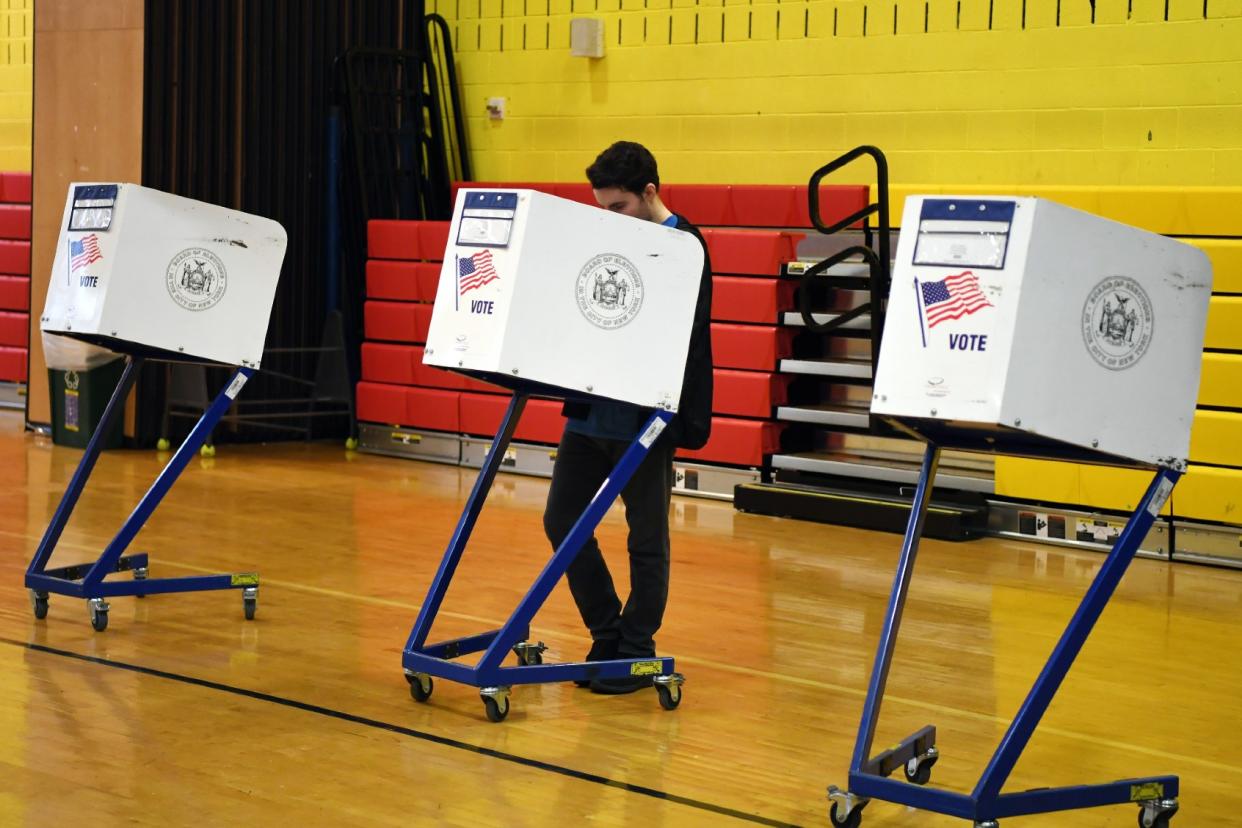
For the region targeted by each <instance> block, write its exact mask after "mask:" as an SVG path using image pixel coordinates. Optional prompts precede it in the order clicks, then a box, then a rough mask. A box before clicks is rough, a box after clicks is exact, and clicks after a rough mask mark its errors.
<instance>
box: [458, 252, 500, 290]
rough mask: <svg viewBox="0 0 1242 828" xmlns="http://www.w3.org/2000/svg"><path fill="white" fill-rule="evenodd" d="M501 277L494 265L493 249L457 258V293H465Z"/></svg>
mask: <svg viewBox="0 0 1242 828" xmlns="http://www.w3.org/2000/svg"><path fill="white" fill-rule="evenodd" d="M499 278H500V275H499V274H498V273H497V272H496V268H494V267H493V266H492V251H490V250H483V251H481V252H479V253H475V254H474V255H473V256H465V257H462V258H460V259H458V260H457V293H458V295H464V294H465V292H466V291H468V290H474V289H475V288H479V287H483V286H484V285H486V284H487V283H488V282H494V281H496V280H497V279H499Z"/></svg>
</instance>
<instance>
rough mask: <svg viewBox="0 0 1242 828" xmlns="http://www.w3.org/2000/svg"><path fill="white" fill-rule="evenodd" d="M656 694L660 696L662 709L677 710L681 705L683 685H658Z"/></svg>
mask: <svg viewBox="0 0 1242 828" xmlns="http://www.w3.org/2000/svg"><path fill="white" fill-rule="evenodd" d="M656 693H658V694H659V696H660V707H663V708H664V709H665V710H676V709H677V706H678V705H679V704H681V685H679V684H669V685H665V684H657V685H656Z"/></svg>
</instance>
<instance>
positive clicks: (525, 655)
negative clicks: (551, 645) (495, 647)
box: [513, 641, 547, 667]
mask: <svg viewBox="0 0 1242 828" xmlns="http://www.w3.org/2000/svg"><path fill="white" fill-rule="evenodd" d="M545 649H547V648H546V647H544V646H543V642H542V641H540V642H539V643H537V644H530V643H528V642H525V641H523V642H522V643H520V644H514V645H513V654H514V655H515V656H517V661H518V665H520V666H522V667H528V666H531V665H533V664H543V651H544V650H545Z"/></svg>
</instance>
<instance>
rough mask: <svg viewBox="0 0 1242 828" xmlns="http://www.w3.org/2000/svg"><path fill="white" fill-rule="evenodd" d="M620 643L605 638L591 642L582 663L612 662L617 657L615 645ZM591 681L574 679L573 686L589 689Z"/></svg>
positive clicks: (613, 639)
mask: <svg viewBox="0 0 1242 828" xmlns="http://www.w3.org/2000/svg"><path fill="white" fill-rule="evenodd" d="M620 643H621V642H620V641H618V640H617V639H615V638H605V639H601V640H599V641H595V642H592V644H591V650H590V652H588V653H587V654H586V658H584V659H583V661H612V660H613V659H614V658H616V657H617V645H619V644H620ZM591 681H592V680H591V679H589V678H585V679H574V684H576V685H578V686H579V687H590V686H591Z"/></svg>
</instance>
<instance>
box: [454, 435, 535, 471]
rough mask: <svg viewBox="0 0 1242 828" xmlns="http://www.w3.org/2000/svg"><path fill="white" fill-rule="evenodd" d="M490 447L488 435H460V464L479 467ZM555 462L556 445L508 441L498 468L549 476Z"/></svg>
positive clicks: (481, 465)
mask: <svg viewBox="0 0 1242 828" xmlns="http://www.w3.org/2000/svg"><path fill="white" fill-rule="evenodd" d="M491 448H492V439H491V438H490V437H462V438H461V464H462V465H463V466H465V467H466V468H468V469H481V468H483V463H484V461H485V460H487V452H488V451H490V450H491ZM555 462H556V446H544V445H540V444H538V443H515V442H510V443H509V446H508V448H506V449H505V456H504V458H502V459H501V461H500V470H501V471H507V472H514V473H515V474H528V475H531V476H532V477H551V476H552V465H553V464H554V463H555Z"/></svg>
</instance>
